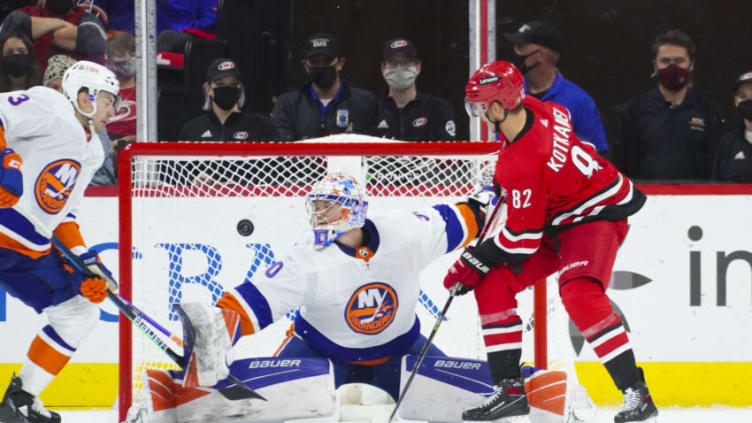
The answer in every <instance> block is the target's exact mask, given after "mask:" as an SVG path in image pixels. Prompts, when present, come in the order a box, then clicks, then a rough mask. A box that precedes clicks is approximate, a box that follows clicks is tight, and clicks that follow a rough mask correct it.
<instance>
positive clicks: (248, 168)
mask: <svg viewBox="0 0 752 423" xmlns="http://www.w3.org/2000/svg"><path fill="white" fill-rule="evenodd" d="M241 77H242V75H241V73H240V70H239V69H238V67H237V65H236V64H235V62H233V61H232V60H230V59H217V60H214V61H213V62H212V63H211V64H210V65H209V68H208V69H207V71H206V82H205V83H204V96H205V99H206V100H205V103H204V110H205V111H206V113H204V114H203V115H201V116H199V117H197V118H195V119H193V120H191V121H189V122H188V123H186V124H185V125H183V127H182V128H181V130H180V140H183V141H223V142H251V141H276V140H278V136H277V130H276V128H275V127H274V124H272V122H271V120H270V119H269V118H268V117H266V116H264V115H261V114H258V113H250V112H248V111H242V108H243V105H244V103H245V89H244V87H243V83H242V82H240V78H241ZM254 162H255V161H248V162H247V163H239V162H238V161H234V162H226V163H225V162H220V163H217V162H213V163H212V164H210V165H209V166H208V167H206V166H203V165H202V164H196V165H191V166H188V167H187V170H188V171H189V172H190V178H191V182H192V183H193V184H213V183H227V182H235V183H248V182H249V181H252V180H253V179H252V178H254V177H255V176H254V175H252V173H253V172H255V171H257V169H255V170H254V169H253V168H252V166H253V163H254Z"/></svg>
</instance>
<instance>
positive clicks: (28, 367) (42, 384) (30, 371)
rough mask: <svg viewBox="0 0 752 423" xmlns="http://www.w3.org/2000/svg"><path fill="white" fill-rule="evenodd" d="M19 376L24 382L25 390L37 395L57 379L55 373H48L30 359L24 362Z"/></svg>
mask: <svg viewBox="0 0 752 423" xmlns="http://www.w3.org/2000/svg"><path fill="white" fill-rule="evenodd" d="M18 377H20V378H21V381H22V382H23V390H24V391H26V392H28V393H30V394H32V395H34V396H36V397H38V396H39V394H40V393H41V392H42V391H44V388H46V387H47V385H49V384H50V382H52V380H53V379H55V375H53V374H50V373H48V372H47V371H46V370H44V369H43V368H41V367H39V366H37V365H36V364H34V363H32V362H31V361H29V360H26V362H25V363H24V365H23V367H22V368H21V372H20V373H19V374H18Z"/></svg>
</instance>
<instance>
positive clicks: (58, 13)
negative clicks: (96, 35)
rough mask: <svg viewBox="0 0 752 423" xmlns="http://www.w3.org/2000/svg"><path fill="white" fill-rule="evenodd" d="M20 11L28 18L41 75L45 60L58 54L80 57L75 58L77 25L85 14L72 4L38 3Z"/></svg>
mask: <svg viewBox="0 0 752 423" xmlns="http://www.w3.org/2000/svg"><path fill="white" fill-rule="evenodd" d="M20 10H21V11H22V12H24V13H26V14H27V15H29V16H30V17H31V32H32V34H31V38H32V39H33V40H34V48H35V49H36V51H37V65H38V66H39V70H40V71H44V70H45V69H46V68H47V59H48V58H49V57H50V56H52V55H54V54H56V53H58V52H60V53H65V54H67V55H71V56H73V57H74V58H79V57H80V56H78V55H77V54H76V40H77V38H78V28H77V25H78V24H79V23H80V21H81V18H82V17H83V16H84V14H85V12H86V11H85V10H84V9H83V8H81V7H78V6H76V4H75V2H74V0H40V1H39V4H38V5H36V6H26V7H23V8H21V9H20ZM81 58H82V57H81Z"/></svg>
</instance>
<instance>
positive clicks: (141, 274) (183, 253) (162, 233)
mask: <svg viewBox="0 0 752 423" xmlns="http://www.w3.org/2000/svg"><path fill="white" fill-rule="evenodd" d="M363 139H369V140H376V139H370V138H368V137H360V136H335V137H329V138H326V139H322V140H325V141H327V142H313V143H305V142H303V143H247V144H241V143H159V144H151V143H137V144H134V145H131V146H130V147H128V148H127V149H125V150H124V151H123V152H122V153H121V155H120V165H119V166H120V172H121V174H120V283H121V288H120V289H121V294H122V295H123V296H124V297H125V298H126V299H129V300H131V302H132V303H133V304H134V305H135V306H136V307H138V308H140V309H141V310H142V311H144V312H145V313H146V314H148V315H149V316H150V317H152V318H153V319H154V320H156V321H157V322H159V323H160V324H161V325H163V326H165V327H166V328H167V329H168V330H170V331H171V332H173V333H174V334H177V335H179V336H181V335H182V331H181V325H180V322H179V321H178V317H177V315H176V313H175V312H174V310H173V309H172V304H175V303H179V302H181V301H211V302H216V301H217V300H218V299H219V298H220V297H221V296H222V293H223V291H224V290H225V289H229V288H232V287H234V286H237V285H239V284H240V283H242V282H243V281H244V280H246V279H252V278H253V275H254V274H255V273H257V272H264V271H265V270H266V268H267V267H268V266H270V265H271V264H272V263H273V262H274V261H275V259H278V258H280V257H281V256H282V255H283V254H284V253H285V251H289V249H290V248H294V247H293V245H294V243H295V242H296V241H299V240H303V239H305V238H306V237H310V236H312V233H311V230H310V227H309V226H308V219H307V216H306V215H305V207H304V196H305V194H306V193H307V192H308V191H309V190H310V186H311V184H313V183H314V182H316V181H318V180H319V179H321V178H322V177H323V176H324V175H325V174H326V173H327V172H329V171H344V172H346V173H349V174H351V175H352V176H355V177H356V178H357V179H358V180H359V181H360V182H361V184H362V185H363V186H364V187H365V192H366V194H367V196H368V200H369V210H368V213H369V216H373V215H377V214H379V213H381V212H385V211H389V210H393V209H397V208H404V209H411V210H416V209H420V208H426V207H430V206H431V205H433V204H436V203H450V204H451V203H454V202H457V201H462V200H464V199H466V198H467V196H469V195H470V194H472V193H473V192H475V191H476V190H478V189H480V188H481V186H482V185H484V184H485V185H488V184H489V183H490V177H491V175H492V173H493V169H494V165H495V161H496V155H497V149H498V144H496V143H479V142H472V143H471V142H430V143H394V142H384V141H383V140H381V141H380V142H378V143H376V142H366V143H363V142H352V141H359V140H363ZM333 141H339V142H333ZM342 141H344V142H342ZM242 220H247V221H250V222H251V223H252V226H253V230H252V232H251V233H250V234H249V235H247V236H242V235H241V234H240V233H239V231H238V230H237V224H238V223H239V222H240V221H242ZM246 228H247V226H246ZM457 254H458V253H455V254H448V255H446V256H444V257H442V258H440V259H438V260H437V261H436V262H434V263H432V264H431V266H429V268H427V269H426V270H425V271H424V272H423V274H422V276H421V289H422V292H421V295H420V304H419V306H418V310H417V312H418V315H419V317H420V318H421V320H422V321H423V325H422V327H423V331H424V333H427V332H428V331H429V330H430V328H431V327H432V326H433V323H434V322H435V319H436V316H438V313H439V312H440V309H441V307H442V306H443V304H444V301H446V298H447V294H446V291H445V290H444V288H443V286H442V285H441V282H440V281H441V280H442V278H443V275H444V274H445V272H446V269H447V268H448V266H449V265H450V264H451V263H452V262H453V261H454V260H455V259H456V257H457ZM549 279H550V280H553V282H552V281H549V285H551V286H552V287H549V289H548V292H549V295H548V300H546V297H545V294H544V296H543V297H542V298H543V300H542V302H540V304H539V310H540V312H542V313H545V315H546V316H547V318H545V319H542V318H538V319H532V318H531V317H530V316H531V315H532V309H533V307H532V305H533V302H534V301H533V295H532V294H523V295H521V296H520V309H521V311H522V312H521V316H522V317H523V319H525V320H526V331H525V336H524V341H523V342H524V344H523V345H524V350H525V355H524V356H523V358H524V359H525V360H527V361H530V362H533V361H534V360H536V361H537V364H538V366H539V367H545V366H548V367H555V368H561V369H565V370H569V371H570V372H572V373H574V371H573V366H572V354H571V352H569V351H571V343H570V341H569V332H568V328H567V322H568V319H567V318H566V316H563V315H562V313H563V307H562V306H561V304H560V303H559V301H558V295H557V294H556V293H557V292H558V291H557V289H556V288H553V287H555V286H556V285H555V280H554V278H549ZM541 285H543V287H545V285H546V284H538V286H541ZM292 313H294V311H291V312H290V314H288V316H289V317H292ZM536 322H537V324H536ZM289 325H290V321H289V320H288V319H282V320H281V321H278V322H276V323H275V324H273V325H272V326H270V327H269V328H267V329H266V330H264V331H261V332H260V333H259V334H257V335H253V336H250V337H246V338H245V339H243V340H241V342H240V343H239V344H238V345H237V347H236V352H235V356H236V357H245V356H270V355H273V354H274V352H275V350H276V349H277V347H278V346H279V345H280V343H281V341H282V340H283V338H284V332H285V330H286V329H287V328H288V327H289ZM546 327H548V329H549V330H548V332H545V331H540V330H539V331H538V335H534V333H535V331H534V328H537V329H545V328H546ZM547 333H549V334H550V335H547ZM534 336H537V337H538V339H537V341H536V343H537V345H538V346H537V348H535V349H534V348H533V347H532V345H533V342H534V341H533V338H534ZM164 338H165V339H167V337H164ZM435 342H436V344H437V346H439V347H440V348H441V349H442V350H443V351H444V352H445V353H446V354H447V355H450V356H458V357H468V358H478V359H485V352H484V349H483V344H482V337H481V335H480V327H479V321H478V317H477V310H476V307H475V301H474V299H473V298H472V296H471V295H466V296H463V297H459V298H458V300H457V301H455V303H454V304H453V306H452V310H451V311H450V312H449V314H448V316H447V321H446V322H444V324H443V325H442V328H441V330H440V331H439V332H438V334H437V337H436V339H435ZM552 345H556V347H555V348H556V349H560V350H562V351H565V352H566V353H564V354H551V353H549V355H548V358H546V356H545V352H549V351H551V349H552V348H551V346H552ZM172 348H173V349H175V350H176V351H178V352H180V351H181V349H180V348H179V347H178V346H177V345H174V344H172ZM533 351H536V356H535V357H533ZM147 367H148V368H159V369H169V368H177V367H176V366H175V365H174V364H173V363H171V362H170V360H169V359H168V358H167V356H166V355H165V354H164V353H163V352H162V351H160V350H159V349H158V348H157V347H156V346H155V345H152V343H151V342H150V341H149V340H148V339H147V338H146V337H145V336H143V335H142V334H141V333H139V331H138V329H136V328H135V327H134V326H133V325H131V324H130V322H129V321H128V320H127V319H124V318H121V323H120V396H119V407H120V413H121V419H122V418H123V417H124V416H125V413H126V412H127V410H128V408H129V407H130V405H131V404H132V403H138V402H139V401H141V400H142V399H143V397H144V392H143V384H142V380H141V378H142V373H143V371H144V369H145V368H147Z"/></svg>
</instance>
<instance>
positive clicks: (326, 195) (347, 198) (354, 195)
mask: <svg viewBox="0 0 752 423" xmlns="http://www.w3.org/2000/svg"><path fill="white" fill-rule="evenodd" d="M367 209H368V202H367V201H365V199H364V197H363V193H362V191H361V190H360V187H359V186H358V183H357V181H355V178H352V177H350V176H347V175H345V174H342V173H329V174H327V175H326V176H325V177H324V178H323V179H322V180H320V181H318V182H316V183H315V184H314V185H313V187H312V188H311V192H309V193H308V196H307V198H306V212H307V213H308V218H309V221H310V223H311V227H312V228H313V245H314V247H315V248H324V247H326V246H327V245H329V244H331V243H332V242H334V241H335V240H336V239H337V238H339V237H340V236H341V235H342V234H344V233H345V232H347V231H349V230H350V229H353V228H360V227H362V226H363V225H365V223H366V210H367Z"/></svg>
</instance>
